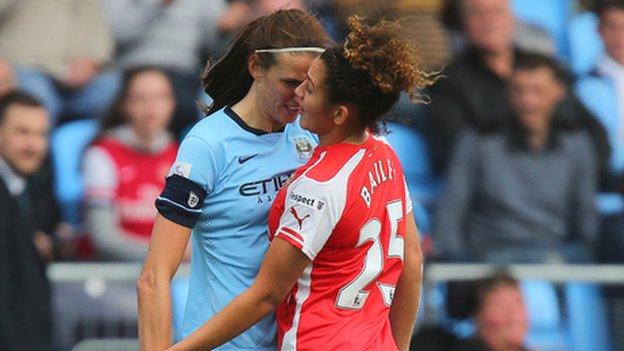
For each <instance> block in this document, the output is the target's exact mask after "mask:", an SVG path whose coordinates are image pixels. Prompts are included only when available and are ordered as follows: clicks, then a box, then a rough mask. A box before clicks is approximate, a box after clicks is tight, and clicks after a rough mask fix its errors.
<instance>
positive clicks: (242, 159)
mask: <svg viewBox="0 0 624 351" xmlns="http://www.w3.org/2000/svg"><path fill="white" fill-rule="evenodd" d="M256 156H258V154H254V155H249V156H239V157H238V163H240V164H241V165H242V164H243V163H245V162H247V161H249V160H251V159H252V158H254V157H256Z"/></svg>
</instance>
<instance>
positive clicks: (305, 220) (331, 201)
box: [275, 179, 344, 260]
mask: <svg viewBox="0 0 624 351" xmlns="http://www.w3.org/2000/svg"><path fill="white" fill-rule="evenodd" d="M335 197H336V196H335V195H334V194H332V192H331V191H329V189H328V188H327V187H324V186H323V185H321V184H318V183H315V182H314V181H311V180H307V179H303V180H298V181H296V182H294V183H293V184H292V185H290V186H289V187H288V191H287V193H286V199H285V206H284V213H283V214H282V217H281V218H280V223H279V227H278V229H277V232H276V233H275V235H276V237H279V238H282V239H283V240H286V241H287V242H289V243H290V244H291V245H293V246H295V247H296V248H298V249H299V250H301V251H302V252H303V253H304V254H305V255H306V256H308V258H309V259H310V260H314V258H315V257H316V255H317V254H318V253H319V252H320V251H321V249H322V248H323V246H325V243H326V242H327V240H328V239H329V236H330V235H331V233H332V232H333V230H334V228H335V226H336V223H338V220H339V219H340V215H341V214H342V210H343V209H344V201H343V202H342V204H341V203H340V201H337V200H338V199H336V198H335Z"/></svg>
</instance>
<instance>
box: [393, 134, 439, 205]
mask: <svg viewBox="0 0 624 351" xmlns="http://www.w3.org/2000/svg"><path fill="white" fill-rule="evenodd" d="M387 127H388V131H389V134H388V135H387V136H386V138H387V139H388V142H390V144H391V145H392V147H393V149H394V151H395V152H396V153H397V155H398V156H399V159H400V160H401V165H402V166H403V173H404V174H405V178H406V179H407V182H408V185H409V187H410V191H411V195H412V197H414V198H416V199H418V200H419V201H423V202H425V203H427V202H429V201H432V200H434V199H435V198H436V197H437V195H438V191H439V182H438V180H437V179H435V177H434V175H433V171H432V169H431V163H430V160H429V150H428V149H427V143H426V141H425V139H424V137H423V136H422V135H420V134H419V133H418V132H417V131H416V130H414V129H412V128H410V127H407V126H405V125H402V124H399V123H388V126H387Z"/></svg>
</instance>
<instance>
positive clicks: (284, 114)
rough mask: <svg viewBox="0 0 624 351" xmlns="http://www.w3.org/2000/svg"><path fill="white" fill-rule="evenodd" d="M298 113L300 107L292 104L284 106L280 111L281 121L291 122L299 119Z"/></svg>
mask: <svg viewBox="0 0 624 351" xmlns="http://www.w3.org/2000/svg"><path fill="white" fill-rule="evenodd" d="M297 115H299V107H297V108H293V107H290V106H283V107H282V111H281V113H280V117H281V122H283V123H284V124H286V123H291V122H293V121H294V120H295V119H297Z"/></svg>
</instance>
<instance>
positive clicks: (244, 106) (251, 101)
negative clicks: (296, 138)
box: [232, 85, 283, 133]
mask: <svg viewBox="0 0 624 351" xmlns="http://www.w3.org/2000/svg"><path fill="white" fill-rule="evenodd" d="M232 110H233V111H234V112H235V113H236V114H237V115H238V116H239V117H240V118H241V119H242V120H243V121H244V122H245V124H247V125H248V126H249V127H251V128H254V129H259V130H263V131H265V132H267V133H271V132H273V131H276V130H278V129H280V128H282V127H283V125H281V124H280V123H278V122H277V121H275V119H273V118H271V116H267V115H266V114H264V113H263V112H262V105H261V103H260V101H259V99H258V96H257V94H256V90H255V89H254V86H253V85H252V87H251V89H249V92H248V93H247V95H245V97H244V98H243V99H242V100H241V101H239V102H237V103H236V104H234V106H232Z"/></svg>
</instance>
